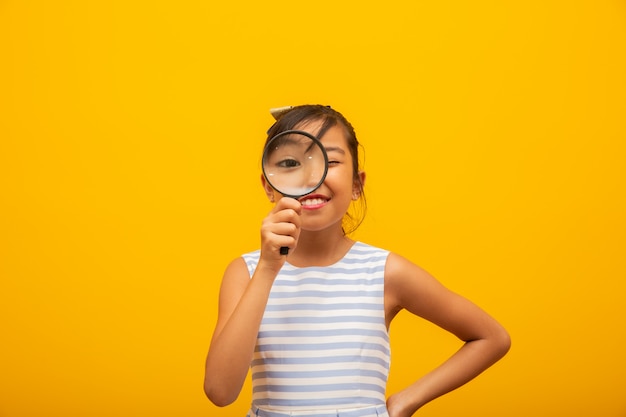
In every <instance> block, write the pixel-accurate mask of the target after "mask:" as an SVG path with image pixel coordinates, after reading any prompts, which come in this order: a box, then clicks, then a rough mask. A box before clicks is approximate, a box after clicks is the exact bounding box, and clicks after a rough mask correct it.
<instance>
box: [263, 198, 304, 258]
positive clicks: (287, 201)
mask: <svg viewBox="0 0 626 417" xmlns="http://www.w3.org/2000/svg"><path fill="white" fill-rule="evenodd" d="M301 212H302V205H301V204H300V202H298V201H297V200H295V199H292V198H282V199H281V200H279V201H278V203H276V206H275V207H274V209H273V210H272V211H271V212H270V214H269V215H268V216H267V217H266V218H265V219H264V220H263V224H262V226H261V243H262V251H264V252H265V254H266V255H268V256H270V257H271V258H274V259H276V258H277V257H280V258H283V256H284V255H281V254H280V248H281V247H287V248H289V249H290V250H293V249H295V247H296V245H297V243H298V238H299V236H300V213H301Z"/></svg>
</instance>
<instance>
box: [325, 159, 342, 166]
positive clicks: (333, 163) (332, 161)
mask: <svg viewBox="0 0 626 417" xmlns="http://www.w3.org/2000/svg"><path fill="white" fill-rule="evenodd" d="M340 163H341V162H339V161H334V160H329V161H328V165H339V164H340Z"/></svg>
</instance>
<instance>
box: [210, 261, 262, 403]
mask: <svg viewBox="0 0 626 417" xmlns="http://www.w3.org/2000/svg"><path fill="white" fill-rule="evenodd" d="M273 281H274V277H273V276H272V273H271V272H270V273H269V274H268V273H264V271H259V270H258V269H257V271H256V272H255V276H254V277H253V278H252V279H250V275H249V273H248V268H247V266H246V264H245V262H244V260H243V258H239V259H236V260H234V261H233V262H232V263H231V264H230V265H229V266H228V268H227V269H226V271H225V273H224V278H223V280H222V286H221V289H220V297H219V309H218V320H217V324H216V326H215V331H214V332H213V338H212V339H211V345H210V347H209V354H208V355H207V360H206V370H205V377H204V392H205V393H206V395H207V397H209V399H210V400H211V401H212V402H213V403H214V404H215V405H218V406H220V407H222V406H225V405H228V404H230V403H232V402H233V401H235V400H236V399H237V397H238V396H239V393H240V391H241V387H242V386H243V383H244V381H245V379H246V376H247V375H248V368H249V367H250V361H251V360H252V355H253V353H254V346H255V343H256V338H257V333H258V330H259V326H260V324H261V318H262V317H263V312H264V310H265V305H266V303H267V297H268V295H269V292H270V288H271V286H272V282H273Z"/></svg>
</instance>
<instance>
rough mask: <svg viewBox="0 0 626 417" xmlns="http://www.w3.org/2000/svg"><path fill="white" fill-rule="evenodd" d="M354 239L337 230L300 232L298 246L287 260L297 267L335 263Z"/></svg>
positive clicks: (347, 249) (348, 248)
mask: <svg viewBox="0 0 626 417" xmlns="http://www.w3.org/2000/svg"><path fill="white" fill-rule="evenodd" d="M353 244H354V241H353V240H352V239H350V238H349V237H347V236H345V235H344V234H343V231H341V230H339V231H336V230H326V231H321V232H307V231H306V230H303V231H302V232H300V237H299V239H298V246H297V247H296V249H295V250H293V251H292V252H290V253H289V256H288V258H287V261H288V262H289V263H290V264H292V265H294V266H298V267H306V266H328V265H332V264H334V263H336V262H337V261H339V260H340V259H341V258H343V257H344V256H345V254H346V253H347V252H348V251H349V250H350V248H351V247H352V245H353Z"/></svg>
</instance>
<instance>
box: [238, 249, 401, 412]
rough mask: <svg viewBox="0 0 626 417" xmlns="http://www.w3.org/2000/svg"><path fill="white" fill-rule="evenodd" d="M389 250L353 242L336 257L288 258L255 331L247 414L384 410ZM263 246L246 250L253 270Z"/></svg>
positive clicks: (387, 349)
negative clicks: (312, 262) (307, 262)
mask: <svg viewBox="0 0 626 417" xmlns="http://www.w3.org/2000/svg"><path fill="white" fill-rule="evenodd" d="M388 254H389V252H388V251H385V250H383V249H379V248H376V247H373V246H370V245H367V244H364V243H362V242H356V243H354V245H353V246H352V248H351V249H350V250H349V251H348V253H347V254H346V255H345V256H344V257H343V258H342V259H341V260H340V261H338V262H337V263H335V264H333V265H330V266H324V267H315V266H314V267H306V268H298V267H295V266H293V265H291V264H289V263H285V265H284V266H283V268H282V269H281V271H280V272H279V274H278V276H277V277H276V280H275V281H274V284H273V286H272V289H271V292H270V295H269V300H268V302H267V306H266V309H265V313H264V316H263V320H262V322H261V327H260V329H259V334H258V338H257V343H256V348H255V352H254V357H253V360H252V363H251V371H252V391H253V392H252V407H251V409H250V411H249V413H248V417H253V416H258V417H288V416H311V417H312V416H316V417H376V416H379V417H387V416H388V414H387V409H386V406H385V402H386V400H385V398H386V397H385V389H386V385H387V377H388V374H389V365H390V351H389V335H388V332H387V328H386V324H385V310H384V285H385V282H384V271H385V263H386V261H387V256H388ZM259 255H260V251H255V252H251V253H248V254H245V255H243V259H244V260H245V262H246V264H247V266H248V271H249V272H250V276H252V274H253V273H254V270H255V268H256V266H257V263H258V260H259Z"/></svg>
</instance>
